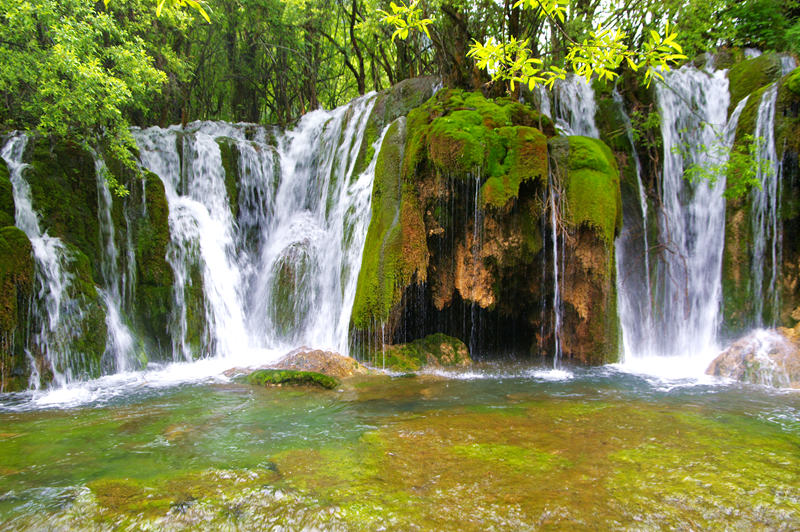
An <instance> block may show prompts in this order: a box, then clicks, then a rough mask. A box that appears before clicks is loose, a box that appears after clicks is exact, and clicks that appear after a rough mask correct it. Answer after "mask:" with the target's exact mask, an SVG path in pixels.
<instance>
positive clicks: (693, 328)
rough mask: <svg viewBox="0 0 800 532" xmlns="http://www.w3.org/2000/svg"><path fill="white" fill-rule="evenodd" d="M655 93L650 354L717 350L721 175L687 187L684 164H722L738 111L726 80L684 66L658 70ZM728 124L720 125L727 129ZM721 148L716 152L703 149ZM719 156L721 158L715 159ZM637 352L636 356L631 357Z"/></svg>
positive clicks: (722, 208) (722, 75)
mask: <svg viewBox="0 0 800 532" xmlns="http://www.w3.org/2000/svg"><path fill="white" fill-rule="evenodd" d="M664 77H665V82H664V83H659V84H658V86H657V88H656V92H657V97H658V103H659V109H660V112H661V120H662V122H661V134H662V137H663V142H664V169H663V180H662V192H661V211H660V213H659V230H660V246H661V248H662V250H663V251H662V252H661V255H660V260H659V261H658V263H657V267H656V274H655V275H656V278H655V279H654V282H655V297H654V317H653V319H654V322H655V323H658V324H659V326H658V328H657V330H656V331H655V332H656V335H655V337H654V339H653V354H657V355H662V356H663V355H681V356H692V355H696V354H698V353H711V352H714V351H716V345H715V341H716V332H717V327H718V325H719V308H720V303H721V294H722V289H721V260H722V249H723V243H724V231H725V201H724V199H723V196H722V193H723V191H724V189H725V175H718V176H717V179H716V184H714V185H712V184H710V183H709V182H707V181H702V182H698V183H689V182H687V181H686V179H684V173H685V171H686V170H687V169H688V168H689V167H690V166H691V165H695V164H696V165H700V166H706V167H708V168H712V167H713V165H718V164H719V163H722V162H724V160H721V157H727V153H726V150H725V148H727V149H729V148H730V146H731V144H732V142H733V133H734V132H735V129H736V122H737V120H738V114H739V113H740V112H741V108H742V106H741V105H740V106H739V108H737V112H736V113H734V115H733V116H732V117H731V120H730V122H729V123H727V122H728V121H727V120H726V118H727V109H728V103H729V100H730V97H729V93H728V80H727V78H726V72H725V71H724V70H720V71H716V72H714V73H707V72H705V71H699V70H697V69H695V68H693V67H690V66H685V67H683V68H681V69H679V70H676V71H672V72H668V73H665V76H664ZM726 123H727V126H726ZM720 144H721V145H722V147H723V149H722V150H721V151H720V150H715V149H708V148H707V147H714V146H719V145H720ZM720 153H722V155H720ZM641 355H644V354H641V353H635V354H634V356H641Z"/></svg>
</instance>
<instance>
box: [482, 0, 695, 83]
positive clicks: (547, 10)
mask: <svg viewBox="0 0 800 532" xmlns="http://www.w3.org/2000/svg"><path fill="white" fill-rule="evenodd" d="M514 6H515V7H521V8H523V9H528V10H534V11H535V12H536V13H537V14H538V16H540V17H548V18H550V19H551V20H554V21H559V22H562V23H563V22H564V20H565V14H566V10H567V8H568V6H569V0H519V1H518V2H517V3H516V4H514ZM559 30H560V31H562V32H563V31H564V30H562V29H560V28H559ZM677 38H678V35H677V33H675V32H671V31H670V28H669V25H667V27H666V31H665V33H664V35H663V36H662V35H660V34H659V33H658V32H657V31H655V30H650V31H649V39H648V40H647V41H646V42H645V44H644V46H643V47H642V48H641V49H639V50H632V49H631V48H630V46H629V42H630V38H629V36H628V35H627V34H626V33H625V32H624V31H622V30H620V29H610V28H603V27H602V26H601V27H598V28H597V29H595V30H594V31H590V32H589V34H588V37H587V38H585V39H583V40H581V41H579V42H575V41H572V42H570V44H569V45H568V48H567V54H566V58H565V62H566V64H567V65H568V66H569V67H570V68H571V70H572V71H573V72H574V73H575V74H576V75H578V76H582V77H584V78H586V80H587V81H588V80H591V78H592V77H595V76H596V77H597V78H599V79H603V80H608V81H613V80H614V79H615V78H616V77H617V76H619V71H620V69H621V67H622V66H623V64H624V65H625V66H627V68H629V69H631V70H633V71H634V72H635V71H639V70H643V71H644V82H645V84H647V85H648V86H649V84H650V81H651V80H652V79H653V78H662V74H661V72H662V71H668V70H669V69H670V65H671V64H675V63H676V62H678V61H680V60H682V59H686V56H685V55H683V50H682V49H681V46H680V45H679V44H678V42H677ZM528 42H529V41H528V40H520V41H517V40H516V39H514V38H510V39H508V40H507V41H506V42H501V41H496V40H494V39H493V38H491V37H490V38H489V39H487V40H486V42H485V43H480V42H477V41H476V42H473V43H472V45H471V47H470V51H469V53H468V54H467V55H468V56H469V57H472V58H473V59H475V61H476V63H477V66H478V67H479V68H482V69H485V70H486V71H487V72H488V73H489V75H490V76H491V77H492V79H493V80H502V81H508V83H509V86H510V88H511V90H512V91H513V90H514V88H515V85H516V84H517V83H520V84H525V85H527V86H528V87H530V88H531V89H532V88H533V87H535V86H536V85H538V84H541V83H544V84H545V85H547V86H552V84H553V82H555V80H556V79H564V77H565V75H566V70H565V69H563V68H560V67H558V66H555V65H549V66H545V65H544V61H543V60H542V59H541V58H537V57H533V56H532V54H531V52H530V50H529V48H528Z"/></svg>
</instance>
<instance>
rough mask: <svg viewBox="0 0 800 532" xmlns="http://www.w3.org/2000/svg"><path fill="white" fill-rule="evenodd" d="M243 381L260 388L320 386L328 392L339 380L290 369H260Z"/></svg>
mask: <svg viewBox="0 0 800 532" xmlns="http://www.w3.org/2000/svg"><path fill="white" fill-rule="evenodd" d="M245 381H246V382H247V383H248V384H258V385H261V386H283V385H288V386H321V387H322V388H327V389H329V390H332V389H334V388H336V387H337V386H339V380H338V379H335V378H333V377H329V376H328V375H323V374H322V373H317V372H316V371H297V370H291V369H260V370H257V371H254V372H253V373H251V374H250V375H248V376H247V377H245Z"/></svg>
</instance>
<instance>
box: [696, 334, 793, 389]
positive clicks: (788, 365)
mask: <svg viewBox="0 0 800 532" xmlns="http://www.w3.org/2000/svg"><path fill="white" fill-rule="evenodd" d="M706 373H707V374H708V375H715V376H717V377H728V378H731V379H735V380H737V381H740V382H749V383H753V384H763V385H767V386H776V387H781V388H797V389H800V331H795V330H792V329H784V328H779V329H769V330H763V329H762V330H757V331H754V332H752V333H750V334H748V335H747V336H744V337H742V338H740V339H739V340H737V341H735V342H734V343H733V344H731V345H730V346H729V347H728V348H727V349H726V350H724V351H723V352H722V353H720V354H719V356H717V358H715V359H714V361H713V362H712V363H711V365H710V366H709V367H708V369H707V370H706Z"/></svg>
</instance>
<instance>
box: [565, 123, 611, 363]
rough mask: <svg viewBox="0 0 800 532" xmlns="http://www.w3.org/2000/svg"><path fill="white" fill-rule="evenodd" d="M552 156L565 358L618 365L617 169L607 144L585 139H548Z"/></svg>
mask: <svg viewBox="0 0 800 532" xmlns="http://www.w3.org/2000/svg"><path fill="white" fill-rule="evenodd" d="M550 153H551V158H552V161H553V165H554V173H553V175H554V182H555V184H556V186H557V187H558V189H559V190H560V193H561V196H560V197H561V201H560V209H559V212H560V218H561V221H562V223H563V231H562V234H561V235H560V240H561V245H563V246H564V251H563V257H564V259H563V264H561V265H560V266H561V268H563V270H564V274H563V281H562V282H561V283H560V289H561V297H562V300H563V302H564V316H563V329H562V330H563V334H562V338H561V341H562V346H563V349H564V353H565V355H567V356H569V357H572V358H574V359H576V360H579V361H581V362H583V363H587V364H600V363H604V362H612V361H616V360H617V358H618V356H619V340H620V332H619V320H618V317H617V294H616V282H615V281H616V272H615V263H614V239H615V237H616V235H617V233H618V232H619V231H620V230H621V228H622V199H621V195H620V187H619V170H618V168H617V163H616V160H615V158H614V155H613V154H612V152H611V150H610V149H609V147H608V146H607V145H606V144H604V143H603V142H602V141H600V140H597V139H592V138H588V137H578V136H573V137H566V138H564V137H557V138H554V139H551V140H550Z"/></svg>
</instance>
